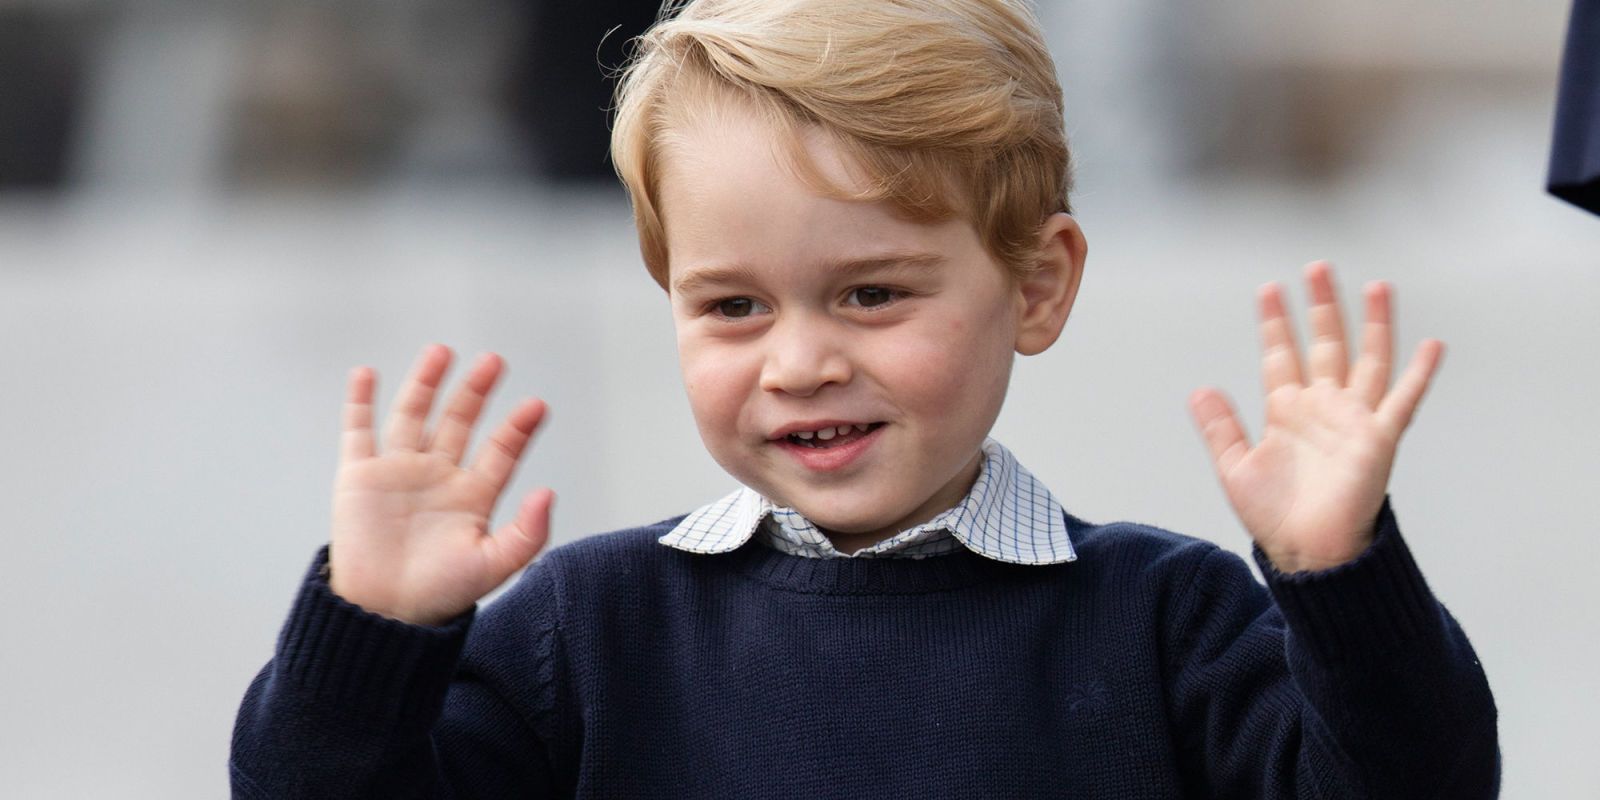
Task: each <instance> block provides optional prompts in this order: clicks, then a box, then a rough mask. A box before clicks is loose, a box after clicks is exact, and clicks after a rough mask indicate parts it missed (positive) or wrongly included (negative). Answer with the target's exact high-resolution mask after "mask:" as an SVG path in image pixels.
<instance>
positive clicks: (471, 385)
mask: <svg viewBox="0 0 1600 800" xmlns="http://www.w3.org/2000/svg"><path fill="white" fill-rule="evenodd" d="M503 364H504V362H503V361H502V360H501V359H500V357H499V356H497V355H495V354H494V353H484V354H483V355H481V356H478V360H477V361H476V362H475V363H474V364H473V366H472V371H471V372H470V373H468V375H467V379H466V380H465V381H464V382H463V383H462V384H461V386H459V387H457V389H456V391H455V394H454V395H452V396H451V398H450V404H449V405H448V406H446V407H445V409H444V414H443V416H442V417H441V418H440V420H439V427H438V430H436V431H434V433H433V436H431V437H429V439H428V441H427V444H426V446H425V447H424V448H423V449H424V450H427V451H429V452H432V453H438V454H439V455H442V456H444V457H445V458H448V459H450V461H451V463H459V462H460V461H461V456H462V454H463V453H465V452H466V450H467V441H468V440H469V439H471V438H472V426H473V425H476V424H478V414H479V413H481V412H482V411H483V404H484V401H485V400H486V399H487V398H488V396H489V390H490V389H493V388H494V384H495V381H497V380H499V378H500V368H501V366H502V365H503Z"/></svg>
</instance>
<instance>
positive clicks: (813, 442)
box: [789, 422, 872, 447]
mask: <svg viewBox="0 0 1600 800" xmlns="http://www.w3.org/2000/svg"><path fill="white" fill-rule="evenodd" d="M871 429H872V423H870V422H858V423H855V424H853V425H840V426H838V427H835V428H823V429H822V430H817V431H795V432H794V433H791V434H789V437H790V438H791V439H793V440H795V441H797V442H804V443H806V444H808V445H810V446H812V447H817V446H819V445H818V444H817V443H818V442H826V441H831V440H833V439H837V438H839V437H841V436H849V435H850V434H854V433H866V432H867V431H869V430H871Z"/></svg>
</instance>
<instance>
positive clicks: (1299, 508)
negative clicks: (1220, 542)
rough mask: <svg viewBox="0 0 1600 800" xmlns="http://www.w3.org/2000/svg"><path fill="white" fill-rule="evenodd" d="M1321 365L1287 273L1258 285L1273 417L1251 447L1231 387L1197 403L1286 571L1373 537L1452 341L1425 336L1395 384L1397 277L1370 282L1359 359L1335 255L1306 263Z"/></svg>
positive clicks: (1227, 487)
mask: <svg viewBox="0 0 1600 800" xmlns="http://www.w3.org/2000/svg"><path fill="white" fill-rule="evenodd" d="M1305 278H1306V283H1307V285H1308V286H1309V288H1310V293H1311V311H1310V314H1311V332H1312V342H1311V347H1310V350H1309V351H1308V355H1309V360H1310V373H1309V375H1306V374H1304V373H1303V372H1302V370H1301V362H1300V353H1299V348H1298V347H1297V346H1296V345H1295V340H1294V330H1293V328H1292V326H1291V325H1290V322H1289V318H1288V316H1287V315H1286V313H1285V311H1284V306H1283V297H1282V295H1281V293H1280V292H1279V290H1278V286H1277V284H1276V283H1269V284H1266V285H1265V286H1263V287H1261V288H1260V290H1258V292H1257V300H1258V302H1259V306H1260V312H1261V338H1262V346H1263V351H1264V352H1263V356H1262V370H1263V376H1264V378H1265V384H1266V386H1265V388H1266V395H1267V397H1266V399H1267V423H1266V429H1265V430H1264V431H1263V432H1262V435H1261V441H1260V442H1259V443H1258V444H1256V446H1255V447H1251V446H1250V444H1249V442H1248V441H1247V440H1246V438H1245V433H1244V429H1243V428H1242V427H1241V426H1240V425H1239V421H1238V419H1237V418H1236V417H1235V416H1234V412H1233V409H1232V407H1231V406H1230V404H1229V403H1228V400H1227V397H1226V396H1224V395H1223V394H1222V393H1221V392H1220V391H1218V390H1216V389H1212V388H1209V387H1206V388H1201V389H1197V390H1195V391H1194V392H1193V393H1192V394H1190V396H1189V409H1190V411H1191V413H1192V414H1193V416H1194V420H1195V423H1196V425H1198V426H1199V428H1200V432H1201V435H1202V436H1203V437H1204V438H1205V442H1206V446H1207V448H1208V449H1209V450H1210V452H1211V457H1212V459H1213V460H1214V462H1215V466H1216V470H1217V477H1218V479H1219V480H1220V481H1221V483H1222V488H1223V490H1224V491H1225V492H1226V493H1227V495H1228V500H1229V502H1230V503H1232V504H1233V509H1234V512H1235V513H1237V514H1238V515H1239V519H1240V520H1241V521H1242V522H1243V523H1244V526H1245V529H1246V530H1248V531H1249V533H1250V536H1251V537H1252V538H1254V539H1255V541H1256V543H1257V544H1258V545H1260V547H1261V550H1262V551H1263V552H1264V553H1266V555H1267V556H1268V558H1270V559H1271V561H1272V563H1273V566H1275V567H1276V568H1277V569H1278V570H1279V571H1281V572H1295V571H1300V570H1319V569H1328V568H1331V567H1335V566H1338V565H1339V564H1343V563H1346V562H1348V561H1351V560H1353V559H1354V558H1355V557H1356V556H1358V555H1360V554H1361V552H1362V551H1363V550H1365V549H1366V547H1367V546H1368V545H1369V544H1370V543H1371V542H1372V537H1373V534H1374V533H1375V527H1374V525H1375V523H1376V520H1377V514H1378V510H1379V509H1380V508H1382V507H1383V498H1384V495H1385V493H1386V492H1387V491H1388V490H1387V487H1388V484H1389V472H1390V469H1391V467H1392V466H1393V464H1394V456H1395V450H1396V448H1397V447H1398V445H1399V442H1400V435H1401V433H1403V432H1404V431H1405V429H1406V427H1407V426H1409V425H1410V424H1411V416H1412V414H1413V412H1415V411H1416V408H1417V404H1418V403H1419V402H1420V401H1421V399H1422V395H1423V393H1424V392H1425V391H1426V390H1427V388H1428V382H1429V380H1430V379H1431V378H1432V377H1433V373H1434V370H1435V369H1436V368H1437V367H1438V365H1439V361H1440V359H1441V358H1442V357H1443V355H1444V343H1443V342H1441V341H1439V340H1437V339H1425V340H1423V342H1422V343H1421V344H1420V345H1418V347H1417V352H1416V355H1415V356H1414V357H1413V358H1412V359H1411V364H1410V365H1409V366H1408V367H1407V368H1406V371H1405V372H1404V374H1402V375H1401V376H1400V379H1399V381H1397V382H1396V384H1395V387H1394V390H1393V391H1388V386H1389V373H1390V361H1391V359H1392V356H1393V352H1394V341H1393V332H1392V330H1391V325H1392V323H1391V312H1390V290H1389V286H1388V284H1386V283H1384V282H1381V281H1374V282H1372V283H1369V284H1367V286H1366V288H1365V295H1366V324H1365V326H1364V328H1363V331H1362V337H1361V354H1360V357H1359V358H1358V359H1357V360H1356V362H1355V365H1354V366H1353V367H1350V365H1349V356H1348V355H1347V353H1346V350H1345V335H1344V325H1343V322H1342V318H1341V316H1340V312H1339V301H1338V298H1337V296H1336V293H1335V291H1334V288H1333V277H1332V267H1330V266H1329V265H1328V264H1327V262H1323V261H1316V262H1312V263H1311V264H1309V265H1307V266H1306V270H1305Z"/></svg>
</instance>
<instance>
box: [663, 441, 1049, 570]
mask: <svg viewBox="0 0 1600 800" xmlns="http://www.w3.org/2000/svg"><path fill="white" fill-rule="evenodd" d="M983 454H984V459H983V463H982V465H981V466H980V467H979V471H978V479H977V480H976V481H974V482H973V484H972V489H970V490H969V491H968V492H967V495H966V497H963V498H962V499H961V502H959V503H957V504H956V505H954V506H952V507H950V508H948V509H946V510H945V511H943V512H941V513H940V514H939V515H938V516H936V517H934V518H933V519H930V520H928V521H927V522H924V523H922V524H921V525H917V526H915V527H912V528H908V529H906V530H903V531H901V532H899V533H897V534H895V535H894V536H891V537H889V538H888V539H885V540H883V541H881V542H878V543H877V544H875V545H872V546H871V547H865V548H862V549H860V550H858V551H856V552H855V553H853V554H847V553H844V552H841V551H840V550H839V549H838V548H835V547H834V546H833V542H832V541H830V540H829V539H828V537H827V535H826V534H824V533H823V532H822V531H821V530H819V529H818V528H817V526H816V525H814V524H812V522H811V521H810V520H808V519H806V518H805V517H803V516H801V515H800V513H799V512H798V511H795V510H794V509H792V508H785V507H782V506H777V505H774V504H773V503H772V502H771V501H769V500H767V498H765V497H763V496H761V494H760V493H758V492H756V491H755V490H754V489H751V488H749V487H748V486H741V487H739V489H738V490H737V491H735V492H733V493H732V494H729V495H728V496H727V497H724V498H722V499H721V500H718V501H716V502H715V503H711V504H709V505H705V506H702V507H700V508H698V509H696V510H694V511H693V512H691V513H690V514H689V515H688V516H686V517H684V518H683V521H682V522H679V523H678V524H677V526H676V527H674V528H673V529H672V530H671V531H669V532H668V533H667V534H666V535H665V536H662V537H661V538H660V539H659V540H658V541H660V542H661V543H662V544H665V545H670V546H672V547H676V548H678V549H680V550H687V551H689V552H691V553H725V552H728V551H730V550H735V549H737V548H738V547H739V546H740V545H742V544H744V543H745V542H747V541H749V540H750V537H751V536H754V535H756V534H757V533H759V534H760V535H761V539H760V541H761V542H762V543H763V544H766V545H768V546H770V547H773V548H776V549H778V550H781V551H783V552H785V553H788V554H790V555H796V556H806V557H810V558H927V557H929V556H935V555H940V554H942V553H948V552H950V551H952V550H956V549H958V548H960V547H963V546H965V547H967V548H968V549H970V550H972V551H974V552H976V553H978V554H979V555H983V556H987V557H989V558H992V559H995V560H997V561H1007V562H1011V563H1013V564H1056V563H1060V562H1063V561H1076V560H1077V558H1078V555H1077V553H1075V552H1074V551H1073V549H1072V540H1071V539H1069V538H1068V536H1067V526H1066V521H1065V520H1064V518H1063V516H1062V508H1061V504H1060V503H1058V502H1056V499H1055V496H1054V495H1052V494H1050V490H1049V489H1046V488H1045V487H1044V484H1042V483H1040V482H1039V481H1038V479H1037V478H1035V477H1033V473H1031V472H1029V471H1028V470H1027V469H1025V468H1024V467H1023V466H1022V465H1021V464H1019V463H1017V459H1016V457H1015V456H1013V455H1011V451H1010V450H1007V449H1006V448H1005V447H1004V446H1002V445H1001V444H1000V443H999V442H997V441H995V440H994V439H992V438H988V439H985V440H984V442H983Z"/></svg>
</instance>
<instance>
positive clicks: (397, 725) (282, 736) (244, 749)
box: [228, 545, 557, 800]
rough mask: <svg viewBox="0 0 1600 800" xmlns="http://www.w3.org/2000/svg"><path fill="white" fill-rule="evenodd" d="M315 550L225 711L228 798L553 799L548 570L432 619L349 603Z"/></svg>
mask: <svg viewBox="0 0 1600 800" xmlns="http://www.w3.org/2000/svg"><path fill="white" fill-rule="evenodd" d="M327 559H328V547H327V546H326V545H325V546H323V547H322V549H321V550H320V551H319V552H318V553H317V556H316V558H315V559H314V560H313V562H312V565H311V568H310V570H309V571H308V572H307V574H306V577H305V579H304V580H303V581H302V583H301V587H300V591H299V594H298V596H297V597H296V599H295V602H294V604H293V606H292V608H291V610H290V612H289V617H288V620H287V622H286V623H285V624H284V627H283V629H282V631H281V633H280V634H279V637H278V643H277V648H276V651H275V653H274V655H273V658H272V659H271V660H270V661H268V662H267V664H266V666H265V667H263V668H262V669H261V671H260V672H259V673H258V674H257V676H256V678H255V680H254V681H253V682H252V683H251V684H250V687H249V689H248V690H247V691H246V693H245V696H244V700H243V702H242V704H241V705H240V707H239V712H238V715H237V717H236V719H235V722H234V730H233V742H232V749H231V754H230V758H229V765H228V766H229V777H230V780H231V782H232V786H233V796H234V797H235V798H251V799H252V800H254V799H255V798H262V799H263V800H264V799H265V798H271V799H272V800H285V799H287V798H329V797H341V798H361V797H373V798H474V797H512V796H515V797H552V796H554V795H555V789H554V787H553V784H554V779H553V775H552V770H551V768H550V762H549V757H548V748H547V746H546V743H547V742H548V741H549V739H550V737H551V736H552V735H553V720H554V713H555V709H554V702H555V696H556V691H555V686H554V682H555V669H554V661H555V658H556V655H555V653H554V652H553V651H554V649H555V639H556V638H557V634H556V630H555V628H556V616H557V615H556V610H555V592H554V590H553V580H552V575H551V573H553V570H552V569H543V568H541V567H542V566H543V565H542V563H536V564H535V565H534V566H532V567H529V568H528V570H527V571H525V572H524V574H523V575H522V577H521V579H520V580H519V581H518V582H517V585H516V586H515V587H513V589H512V590H511V591H508V592H507V593H506V595H505V596H503V597H501V598H499V599H498V600H496V601H495V602H494V603H493V604H490V605H489V606H488V607H487V608H485V609H484V610H482V611H481V612H480V611H479V610H478V609H477V608H476V607H474V608H473V609H469V610H468V611H466V612H464V613H463V614H461V615H460V616H458V617H456V618H455V619H453V620H450V621H448V622H446V623H445V624H443V625H440V626H438V627H433V626H423V625H410V624H407V623H404V622H400V621H398V620H394V619H390V618H387V617H383V616H380V615H377V614H373V613H371V612H368V611H366V610H365V609H362V608H361V607H359V606H356V605H354V604H352V603H350V602H348V601H346V600H344V599H343V598H341V597H339V596H338V595H336V594H334V593H333V591H332V590H331V589H330V588H329V586H328V581H327V574H326V570H325V566H326V565H327Z"/></svg>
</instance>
